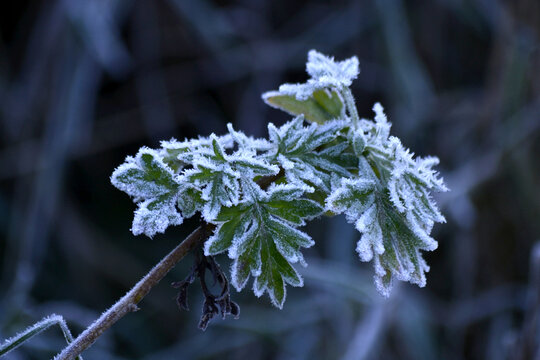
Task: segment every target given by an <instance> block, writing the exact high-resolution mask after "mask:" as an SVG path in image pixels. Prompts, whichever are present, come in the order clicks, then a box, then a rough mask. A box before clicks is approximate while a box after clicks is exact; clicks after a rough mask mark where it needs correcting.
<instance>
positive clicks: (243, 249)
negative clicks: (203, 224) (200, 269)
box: [205, 184, 323, 308]
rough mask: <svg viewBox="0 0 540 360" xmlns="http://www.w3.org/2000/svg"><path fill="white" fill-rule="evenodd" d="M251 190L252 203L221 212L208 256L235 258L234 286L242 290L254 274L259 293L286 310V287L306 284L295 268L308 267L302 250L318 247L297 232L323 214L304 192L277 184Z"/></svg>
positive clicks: (207, 252)
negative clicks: (287, 285)
mask: <svg viewBox="0 0 540 360" xmlns="http://www.w3.org/2000/svg"><path fill="white" fill-rule="evenodd" d="M250 186H251V189H250V191H251V192H252V194H253V199H252V200H253V201H251V199H250V201H246V202H243V203H240V204H238V205H236V206H232V207H230V208H222V209H221V211H220V213H219V215H218V216H217V217H216V219H215V222H216V223H217V224H218V226H217V228H216V230H215V232H214V235H213V236H212V237H211V238H210V239H208V240H207V242H206V244H205V254H206V255H207V256H209V255H215V254H219V253H222V252H225V251H228V254H229V257H230V258H232V259H234V262H233V265H232V281H231V282H232V284H233V285H234V286H235V287H236V288H237V289H238V290H241V289H242V288H243V287H244V286H245V285H246V283H247V281H248V279H249V276H250V275H251V276H253V277H254V278H255V281H254V286H253V290H254V292H255V294H256V295H257V296H261V295H262V294H263V293H264V292H265V291H266V292H268V294H269V296H270V299H271V300H272V303H273V304H274V305H275V306H277V307H279V308H281V307H282V306H283V302H284V301H285V294H286V293H285V283H288V284H290V285H292V286H301V285H302V279H301V277H300V275H299V274H298V273H297V272H296V270H295V269H294V267H293V266H292V264H293V263H296V262H298V261H300V262H301V263H303V256H302V254H301V252H300V248H303V247H310V246H312V245H313V240H312V239H311V237H309V236H308V235H307V234H305V233H304V232H302V231H300V230H298V229H297V228H296V227H297V226H299V225H303V224H304V222H305V220H306V219H312V218H314V217H316V216H319V215H320V214H321V213H322V210H323V209H322V207H321V206H319V205H318V204H317V203H316V202H314V201H312V200H308V199H302V198H301V196H302V195H303V193H304V189H303V188H301V187H296V186H294V185H276V186H272V187H270V189H269V190H268V191H263V190H261V189H260V188H259V187H258V186H257V185H256V184H251V185H250Z"/></svg>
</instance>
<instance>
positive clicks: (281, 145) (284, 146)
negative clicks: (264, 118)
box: [268, 116, 357, 191]
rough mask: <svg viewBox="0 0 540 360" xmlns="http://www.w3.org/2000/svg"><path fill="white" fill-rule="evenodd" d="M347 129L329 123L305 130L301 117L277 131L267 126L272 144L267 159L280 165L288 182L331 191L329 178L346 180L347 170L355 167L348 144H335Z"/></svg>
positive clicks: (340, 122)
mask: <svg viewBox="0 0 540 360" xmlns="http://www.w3.org/2000/svg"><path fill="white" fill-rule="evenodd" d="M347 126H348V124H347V122H345V121H330V122H327V123H325V124H323V125H318V124H311V125H310V126H309V127H304V126H303V118H302V117H301V116H299V117H297V118H296V119H294V120H293V121H291V122H288V123H286V124H285V125H283V126H282V127H280V128H276V127H275V126H274V125H273V124H269V125H268V132H269V134H270V140H271V142H272V143H273V144H275V150H274V152H273V153H271V154H270V157H271V158H272V159H276V160H277V161H278V162H279V164H280V166H281V167H282V168H283V169H284V170H285V175H286V177H287V180H288V181H289V182H291V183H293V184H307V185H310V186H315V187H317V188H320V189H323V190H324V191H330V182H331V175H332V174H335V175H338V176H342V177H349V176H351V173H350V171H349V169H351V168H355V167H356V164H357V158H356V157H355V156H354V155H352V154H350V153H348V152H346V151H345V150H346V149H347V148H348V147H349V144H348V143H347V142H346V141H343V140H342V139H341V140H338V137H339V135H340V131H341V130H343V129H344V128H346V127H347Z"/></svg>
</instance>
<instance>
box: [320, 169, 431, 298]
mask: <svg viewBox="0 0 540 360" xmlns="http://www.w3.org/2000/svg"><path fill="white" fill-rule="evenodd" d="M327 208H328V209H329V210H331V211H332V212H334V213H342V212H344V213H345V214H346V216H347V219H348V221H349V222H352V223H355V226H356V229H357V230H358V231H360V232H361V233H362V236H361V238H360V240H359V241H358V244H357V247H356V251H357V252H358V254H359V255H360V259H361V260H362V261H370V260H372V259H373V260H374V266H375V284H376V285H377V288H378V290H379V292H381V293H382V294H383V295H385V296H389V294H390V290H391V287H392V281H393V279H394V278H396V279H398V280H403V281H410V282H412V283H416V284H418V285H419V286H424V285H425V281H426V280H425V272H426V271H428V270H429V268H428V266H427V265H426V263H425V262H424V260H423V259H422V256H421V254H420V251H421V250H434V249H435V248H436V246H437V244H436V242H435V240H433V239H432V238H431V237H430V236H429V234H428V231H426V230H427V229H425V228H424V227H422V226H420V225H419V224H418V223H417V222H416V221H415V219H414V217H413V216H410V214H407V213H400V212H399V211H398V209H396V207H395V206H393V204H392V203H391V201H390V198H389V194H388V191H381V190H379V189H378V188H377V185H376V182H375V181H374V180H371V179H370V180H366V179H358V178H357V179H342V181H341V185H340V187H338V188H337V189H335V190H334V191H333V192H332V194H331V195H330V196H329V197H328V199H327Z"/></svg>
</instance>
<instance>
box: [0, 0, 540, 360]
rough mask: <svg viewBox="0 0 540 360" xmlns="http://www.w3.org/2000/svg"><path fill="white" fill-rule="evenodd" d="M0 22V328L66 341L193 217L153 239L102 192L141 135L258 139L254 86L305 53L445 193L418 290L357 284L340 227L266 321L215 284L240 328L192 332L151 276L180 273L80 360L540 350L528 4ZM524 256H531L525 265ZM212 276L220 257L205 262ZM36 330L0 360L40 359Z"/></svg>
mask: <svg viewBox="0 0 540 360" xmlns="http://www.w3.org/2000/svg"><path fill="white" fill-rule="evenodd" d="M0 6H1V10H0V19H1V21H0V110H1V111H0V239H1V241H0V259H1V260H0V261H1V262H0V338H4V337H7V336H11V335H13V334H14V333H16V332H17V331H19V330H21V329H23V328H24V327H26V326H27V325H30V324H32V323H34V322H35V321H37V320H39V319H40V318H41V317H43V316H45V315H48V314H50V313H53V312H54V313H58V314H61V315H63V316H64V317H65V318H66V320H67V321H68V323H69V325H70V327H71V329H72V331H74V332H75V333H79V332H80V331H81V330H82V329H83V328H84V327H86V326H87V325H88V324H89V323H90V322H91V321H92V320H93V319H95V318H96V317H97V316H98V315H99V314H100V313H101V312H102V311H103V310H105V309H106V308H107V307H108V306H110V305H111V304H112V303H113V302H114V301H116V299H117V298H118V297H120V296H121V295H123V294H124V293H125V291H127V289H129V288H130V287H131V286H132V285H133V284H134V283H135V282H137V281H138V279H139V278H140V277H141V276H142V275H143V274H144V273H145V272H146V271H148V270H149V269H150V268H151V267H152V266H153V265H154V264H155V263H156V262H157V261H158V260H159V259H160V258H161V257H162V256H163V255H165V254H166V253H167V252H168V251H169V250H170V249H172V248H173V247H174V246H175V244H177V243H178V242H179V241H180V240H182V239H183V238H184V237H185V236H186V235H187V234H189V233H190V232H191V231H192V230H193V229H194V228H195V227H196V226H197V219H193V220H190V221H187V222H185V223H184V224H183V225H182V226H180V227H177V228H174V229H169V230H168V231H167V233H166V234H164V235H158V236H156V237H155V238H154V239H153V240H150V239H148V238H145V237H143V236H139V237H134V236H133V235H132V234H131V233H130V231H129V228H130V226H131V220H132V216H133V210H134V209H135V206H134V205H133V203H132V201H131V200H130V199H129V198H128V197H127V196H126V194H124V193H122V192H120V191H118V190H116V189H115V188H113V187H112V186H111V185H110V183H109V176H110V174H111V173H112V171H113V169H114V168H115V167H116V166H118V165H119V164H120V163H121V162H122V161H123V160H124V158H125V156H126V155H131V154H134V153H136V151H137V150H138V149H139V148H140V147H141V146H143V145H146V146H150V147H158V146H159V140H162V139H169V138H171V137H176V138H179V139H183V138H185V137H193V136H197V135H199V134H201V135H209V134H210V133H212V132H216V133H218V134H221V133H224V132H225V131H226V123H227V122H231V123H233V124H234V126H235V127H236V128H238V129H241V130H243V131H245V132H246V133H248V134H251V135H254V136H266V124H267V122H269V121H272V122H275V123H276V124H282V123H284V122H285V121H287V120H288V118H289V117H288V116H287V115H286V114H284V113H280V112H279V111H277V110H274V109H271V108H269V107H267V106H266V105H265V104H263V102H262V101H261V99H260V94H261V93H262V92H264V91H267V90H273V89H276V88H277V87H278V86H279V84H281V83H283V82H295V81H303V80H305V79H306V77H307V76H306V74H305V72H304V64H305V61H306V54H307V51H308V50H309V49H312V48H314V49H318V50H319V51H321V52H323V53H327V54H331V55H334V56H335V57H336V59H343V58H346V57H350V56H353V55H356V56H358V58H359V60H360V66H361V74H360V76H359V78H358V80H357V81H356V82H355V83H354V84H353V92H354V93H355V95H356V98H357V102H358V109H359V112H360V115H361V116H364V117H372V112H371V107H372V106H373V103H374V102H375V101H380V102H381V103H382V104H383V106H385V108H386V111H387V113H388V115H389V119H390V120H391V121H392V122H393V124H394V126H393V134H395V135H397V136H399V137H400V138H401V139H402V141H403V142H404V144H406V145H407V146H409V147H410V148H412V149H413V151H415V153H417V154H418V155H429V154H432V155H437V156H439V157H440V159H441V166H440V167H439V169H440V170H441V173H442V175H443V176H444V177H445V179H446V181H447V184H448V186H449V187H450V188H451V189H452V191H451V192H450V193H446V194H442V195H440V196H438V197H437V198H438V199H439V201H440V204H441V207H442V209H443V212H444V213H445V215H446V216H447V221H448V222H447V224H443V225H438V226H436V228H435V229H434V236H435V238H436V239H438V240H439V249H437V250H436V251H435V252H433V253H427V254H425V257H426V259H427V261H428V263H429V264H430V266H431V272H430V273H428V284H427V286H426V288H424V289H419V288H417V287H416V286H413V285H410V284H399V285H398V286H396V287H395V288H394V291H393V293H392V296H391V298H390V299H388V300H385V299H383V298H382V297H381V296H380V295H378V294H377V293H376V292H375V287H374V285H373V283H372V276H373V269H372V265H371V264H366V263H362V262H360V261H359V260H358V257H357V255H356V254H355V253H354V248H355V242H356V240H357V239H358V238H359V234H358V233H357V232H356V230H354V228H353V227H352V226H351V225H348V224H346V222H345V220H344V219H343V218H333V219H323V220H320V221H316V222H314V223H313V224H312V225H310V226H309V228H308V231H309V232H310V233H311V234H312V235H313V237H314V239H315V240H316V242H317V245H316V246H315V247H314V248H312V249H309V250H308V251H307V252H306V258H307V261H308V263H309V264H310V265H309V267H307V268H306V269H301V270H302V273H303V275H304V277H305V287H304V288H301V289H298V288H291V287H288V299H287V302H286V304H285V307H284V309H283V310H282V311H280V310H277V309H276V308H273V307H272V306H271V304H270V302H269V300H268V298H267V297H266V296H265V297H263V298H262V299H257V298H255V296H254V295H253V294H252V293H251V291H250V289H246V290H245V291H243V292H242V293H236V292H233V294H232V295H233V300H235V301H237V302H238V303H239V304H240V306H241V308H242V313H241V318H240V319H239V320H232V319H227V320H225V321H222V320H220V319H217V320H214V321H213V322H212V323H211V325H210V327H209V329H208V330H207V331H206V332H204V333H203V332H201V331H199V330H197V322H198V318H199V316H200V309H201V306H202V303H201V302H202V295H201V294H200V291H198V290H197V286H193V287H192V288H191V290H190V291H191V292H190V306H191V311H190V312H189V313H185V312H181V311H179V310H178V309H177V306H176V304H175V301H174V299H175V296H176V290H175V289H173V288H171V287H170V286H169V284H170V283H171V282H172V281H177V280H180V279H182V278H184V276H185V275H186V274H187V272H188V270H189V268H190V267H191V265H192V261H193V259H192V258H191V257H188V258H186V259H185V260H184V261H182V262H181V263H180V264H179V265H178V266H177V267H176V268H175V269H174V271H173V272H172V273H171V274H169V276H168V277H167V278H166V279H165V280H164V281H162V282H161V283H160V284H159V286H157V287H156V288H155V289H154V290H153V291H152V292H151V293H150V294H149V296H148V297H147V298H146V299H145V300H144V301H143V302H142V303H141V304H140V306H141V309H142V310H141V311H139V312H138V313H135V314H130V315H128V316H126V317H125V318H124V319H123V320H121V321H120V322H119V323H117V324H116V325H115V326H114V327H113V328H112V329H111V330H109V331H108V332H106V333H105V335H103V336H102V337H101V338H100V339H99V340H98V342H97V343H96V344H95V345H94V346H93V347H92V348H91V349H90V350H88V351H87V352H86V353H85V355H86V359H144V360H160V359H218V358H219V359H248V358H249V359H347V360H349V359H495V360H497V359H534V358H536V359H539V358H540V354H539V353H538V340H539V332H538V322H539V318H540V314H539V308H540V284H539V283H540V248H538V247H537V248H536V250H534V249H535V248H534V246H535V243H536V242H537V241H539V240H540V219H539V218H540V191H539V190H538V189H539V187H540V47H539V44H540V42H539V39H540V1H538V0H514V1H512V0H507V1H502V0H432V1H418V0H416V1H405V0H376V1H322V0H321V1H317V0H310V1H290V0H289V1H286V0H273V1H263V0H243V1H236V2H234V1H225V0H220V1H211V0H168V1H166V0H159V1H144V0H139V1H119V0H47V1H44V0H42V1H37V0H36V1H27V2H23V1H22V2H3V3H2V5H0ZM534 254H536V255H534ZM218 260H219V261H220V262H221V264H222V267H228V260H227V259H226V256H221V257H220V258H218ZM64 345H65V342H64V340H63V338H62V336H61V333H60V331H59V329H56V328H55V329H50V330H49V331H47V332H46V333H43V334H42V335H39V336H38V337H36V338H34V339H32V340H31V341H30V342H28V343H26V344H25V345H24V346H23V347H22V348H20V349H18V350H16V351H14V352H13V353H11V354H10V355H8V356H7V357H6V358H9V359H16V360H18V359H46V358H50V357H51V356H53V355H54V354H55V353H56V352H57V351H59V350H60V349H61V348H62V347H63V346H64Z"/></svg>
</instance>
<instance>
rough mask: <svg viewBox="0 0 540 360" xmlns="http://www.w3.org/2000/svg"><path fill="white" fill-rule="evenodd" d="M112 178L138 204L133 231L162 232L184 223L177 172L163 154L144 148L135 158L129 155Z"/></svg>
mask: <svg viewBox="0 0 540 360" xmlns="http://www.w3.org/2000/svg"><path fill="white" fill-rule="evenodd" d="M111 182H112V184H113V185H114V186H116V187H117V188H118V189H120V190H122V191H124V192H126V193H127V194H128V195H130V196H132V197H133V198H134V201H135V202H136V203H137V204H138V206H139V207H138V209H137V210H136V211H135V217H134V219H133V225H132V227H131V231H132V232H133V234H134V235H139V234H143V233H144V234H146V235H147V236H149V237H152V236H154V235H155V234H156V233H162V232H164V231H165V229H166V228H167V227H168V226H169V225H179V224H181V223H182V220H183V218H182V216H181V215H180V213H179V212H178V210H177V209H176V198H177V195H178V189H179V183H178V180H177V176H176V175H175V174H174V173H173V171H172V170H171V169H170V168H169V167H168V166H167V165H166V164H165V163H164V162H163V161H162V160H161V158H160V156H159V154H158V153H157V152H156V151H154V150H151V149H147V148H142V149H141V150H140V151H139V153H138V154H137V156H136V157H135V158H133V157H128V158H127V159H126V162H125V163H124V164H122V165H120V166H119V167H118V168H117V169H116V170H115V171H114V172H113V174H112V176H111Z"/></svg>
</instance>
